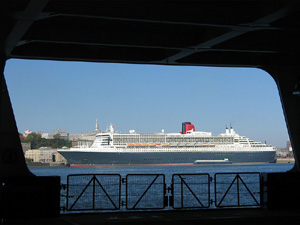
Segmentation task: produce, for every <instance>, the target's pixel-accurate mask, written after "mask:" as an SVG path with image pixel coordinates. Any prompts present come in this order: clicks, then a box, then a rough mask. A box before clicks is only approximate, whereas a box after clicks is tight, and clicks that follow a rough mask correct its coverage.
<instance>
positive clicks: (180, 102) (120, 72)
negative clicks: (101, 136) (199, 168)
mask: <svg viewBox="0 0 300 225" xmlns="http://www.w3.org/2000/svg"><path fill="white" fill-rule="evenodd" d="M4 74H5V78H6V81H7V85H8V89H9V93H10V97H11V101H12V105H13V108H14V113H15V117H16V121H17V126H18V129H19V132H21V133H23V132H24V131H25V130H27V129H29V130H32V131H42V132H53V130H54V129H57V128H61V129H66V130H68V132H71V133H83V132H86V130H88V131H92V130H93V129H94V126H95V120H96V119H98V121H99V126H100V129H101V130H105V129H106V127H107V126H108V125H109V124H110V123H112V124H113V125H114V126H115V129H116V130H117V131H121V132H128V131H129V130H132V129H134V130H136V131H137V132H140V133H152V132H159V131H161V129H164V130H165V131H166V132H179V131H180V129H181V123H182V122H186V121H187V122H192V123H193V124H194V125H195V127H196V130H198V131H211V132H213V134H214V135H218V134H219V133H222V132H224V130H225V127H226V125H227V126H229V125H230V124H231V125H232V126H233V128H234V129H235V130H236V132H237V133H239V134H240V135H244V136H247V137H250V138H251V139H254V140H255V141H262V142H264V141H267V142H268V143H271V144H273V145H274V146H277V147H285V144H286V141H287V140H288V135H287V129H286V124H285V121H284V116H283V112H282V107H281V103H280V99H279V95H278V90H277V87H276V84H275V82H274V81H273V79H272V78H271V76H269V75H268V74H267V73H266V72H264V71H262V70H259V69H249V68H216V67H192V66H188V67H181V66H156V65H132V64H113V63H85V62H58V61H38V60H35V61H34V60H17V59H11V60H8V61H7V63H6V68H5V72H4Z"/></svg>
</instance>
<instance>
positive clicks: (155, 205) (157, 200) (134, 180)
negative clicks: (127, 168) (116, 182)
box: [126, 174, 166, 209]
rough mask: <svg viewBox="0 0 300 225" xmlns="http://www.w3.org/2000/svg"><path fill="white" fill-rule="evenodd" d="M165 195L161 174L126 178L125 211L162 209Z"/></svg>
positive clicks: (132, 175) (131, 175)
mask: <svg viewBox="0 0 300 225" xmlns="http://www.w3.org/2000/svg"><path fill="white" fill-rule="evenodd" d="M165 193H166V189H165V175H163V174H128V175H127V176H126V209H163V208H164V207H165Z"/></svg>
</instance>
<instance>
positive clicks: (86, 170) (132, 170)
mask: <svg viewBox="0 0 300 225" xmlns="http://www.w3.org/2000/svg"><path fill="white" fill-rule="evenodd" d="M293 166H294V164H293V163H267V164H241V165H237V164H230V165H189V166H108V167H31V168H29V169H30V170H31V172H32V173H33V174H35V175H37V176H60V177H61V183H62V184H66V182H67V176H68V175H71V174H120V175H121V176H122V177H123V176H126V175H127V174H164V175H165V176H166V181H168V180H169V179H171V176H172V174H179V173H180V174H193V173H208V174H210V175H211V176H213V175H214V174H215V173H243V172H259V173H276V172H286V171H289V170H290V169H292V168H293Z"/></svg>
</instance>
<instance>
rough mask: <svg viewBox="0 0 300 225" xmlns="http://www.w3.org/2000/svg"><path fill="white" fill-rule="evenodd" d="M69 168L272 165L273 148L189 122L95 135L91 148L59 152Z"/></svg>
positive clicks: (273, 157)
mask: <svg viewBox="0 0 300 225" xmlns="http://www.w3.org/2000/svg"><path fill="white" fill-rule="evenodd" d="M59 153H60V154H62V155H63V156H64V157H65V158H66V159H67V161H68V163H69V164H70V166H78V167H79V166H111V165H113V166H122V165H192V164H194V163H195V162H199V160H200V161H201V162H205V161H207V162H210V161H213V160H226V161H229V162H230V163H273V162H275V149H274V148H273V147H272V145H269V144H265V143H261V142H255V141H253V140H250V139H249V138H247V137H245V136H240V135H239V134H237V133H236V132H235V131H234V129H233V128H232V127H230V128H227V127H226V130H225V133H222V134H219V135H217V136H213V135H212V133H211V132H199V131H195V127H194V125H193V124H191V123H190V122H184V123H182V130H181V132H178V133H165V132H164V130H162V131H161V132H160V133H153V134H139V133H136V132H135V131H134V130H130V131H129V133H118V132H114V127H113V126H112V125H110V128H109V130H108V131H107V132H100V133H98V134H96V139H95V141H94V142H93V144H92V145H91V146H90V147H87V146H82V145H81V146H78V147H75V148H71V149H69V150H60V151H59Z"/></svg>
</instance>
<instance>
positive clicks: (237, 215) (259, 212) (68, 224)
mask: <svg viewBox="0 0 300 225" xmlns="http://www.w3.org/2000/svg"><path fill="white" fill-rule="evenodd" d="M2 224H33V225H35V224H45V225H52V224H53V225H85V224H86V225H96V224H102V225H103V224H126V225H127V224H131V225H135V224H162V225H171V224H172V225H176V224H230V225H232V224H243V225H244V224H256V225H257V224H272V225H275V224H300V210H264V209H217V210H201V211H164V212H163V211H160V212H126V213H100V214H64V215H61V216H60V217H58V218H49V219H28V220H12V219H10V220H4V221H3V223H2Z"/></svg>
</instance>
